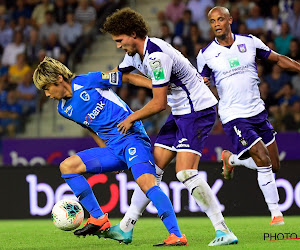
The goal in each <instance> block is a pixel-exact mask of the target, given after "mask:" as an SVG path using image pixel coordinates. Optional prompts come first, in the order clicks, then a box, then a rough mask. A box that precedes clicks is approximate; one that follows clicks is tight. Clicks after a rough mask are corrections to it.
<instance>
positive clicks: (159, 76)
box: [147, 52, 173, 88]
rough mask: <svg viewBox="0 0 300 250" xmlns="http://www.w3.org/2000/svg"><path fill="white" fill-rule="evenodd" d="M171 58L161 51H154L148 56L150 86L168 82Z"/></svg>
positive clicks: (171, 63)
mask: <svg viewBox="0 0 300 250" xmlns="http://www.w3.org/2000/svg"><path fill="white" fill-rule="evenodd" d="M172 65H173V59H172V58H171V57H170V56H169V55H167V54H165V53H162V52H154V53H152V54H151V55H150V56H149V58H148V65H147V67H149V72H150V74H151V79H152V86H153V87H154V88H155V87H162V86H166V85H168V84H169V82H170V77H171V73H172Z"/></svg>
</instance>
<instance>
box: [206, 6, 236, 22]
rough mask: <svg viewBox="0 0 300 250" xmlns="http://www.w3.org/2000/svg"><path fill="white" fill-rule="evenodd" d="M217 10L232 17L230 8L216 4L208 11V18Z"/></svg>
mask: <svg viewBox="0 0 300 250" xmlns="http://www.w3.org/2000/svg"><path fill="white" fill-rule="evenodd" d="M215 10H218V11H220V12H222V13H223V14H224V15H226V16H228V17H230V12H229V10H228V9H227V8H225V7H222V6H216V7H214V8H212V9H211V10H210V11H209V12H208V14H207V16H208V19H209V17H210V15H211V13H212V12H214V11H215Z"/></svg>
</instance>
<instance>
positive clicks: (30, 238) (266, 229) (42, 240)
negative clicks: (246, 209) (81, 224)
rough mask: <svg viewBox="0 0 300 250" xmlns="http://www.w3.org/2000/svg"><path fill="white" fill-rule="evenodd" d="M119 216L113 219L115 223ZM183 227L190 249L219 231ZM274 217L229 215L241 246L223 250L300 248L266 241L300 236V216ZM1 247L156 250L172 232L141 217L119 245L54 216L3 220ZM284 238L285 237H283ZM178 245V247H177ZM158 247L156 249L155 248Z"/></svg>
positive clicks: (296, 243)
mask: <svg viewBox="0 0 300 250" xmlns="http://www.w3.org/2000/svg"><path fill="white" fill-rule="evenodd" d="M118 222H119V219H111V223H112V225H115V224H117V223H118ZM178 222H179V226H180V228H181V230H182V232H183V233H185V234H186V236H187V239H188V242H189V245H188V246H186V247H183V248H186V249H211V247H208V246H207V245H208V243H209V242H210V241H211V240H213V238H214V237H215V233H214V230H213V227H212V225H211V222H210V221H209V219H208V218H206V217H189V218H183V217H180V218H178ZM269 222H270V217H227V218H226V223H227V225H228V226H229V227H230V229H231V230H232V231H233V232H234V233H235V234H236V236H237V237H238V239H239V243H238V244H237V245H230V246H221V247H218V248H221V249H251V250H253V249H255V250H257V249H300V240H276V241H270V240H269V239H266V240H264V234H265V233H269V234H272V235H275V233H276V234H278V233H282V234H284V235H286V233H289V234H291V233H293V234H294V236H293V238H295V234H297V236H298V237H299V238H300V216H286V217H285V225H282V226H269ZM0 225H1V227H0V249H1V250H2V249H84V250H85V249H143V250H145V249H153V246H152V245H153V244H156V243H160V242H162V241H163V240H164V239H165V238H166V237H167V236H168V232H167V230H166V229H165V228H164V226H163V224H162V223H161V221H160V219H159V218H157V217H153V218H141V219H140V220H139V221H138V222H137V224H136V226H135V229H134V235H133V241H132V243H131V244H129V245H124V244H119V242H117V241H113V240H110V239H107V240H104V239H98V237H97V236H87V237H86V238H77V237H75V236H74V235H73V233H72V232H70V231H61V230H59V229H57V228H56V227H55V226H54V225H53V224H52V221H51V219H46V220H1V221H0ZM280 237H281V238H282V236H280ZM177 248H178V247H177ZM154 249H156V248H154Z"/></svg>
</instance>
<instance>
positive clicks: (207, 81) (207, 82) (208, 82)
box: [203, 76, 210, 87]
mask: <svg viewBox="0 0 300 250" xmlns="http://www.w3.org/2000/svg"><path fill="white" fill-rule="evenodd" d="M203 80H204V84H205V85H206V86H207V87H210V80H209V79H207V77H205V76H204V77H203Z"/></svg>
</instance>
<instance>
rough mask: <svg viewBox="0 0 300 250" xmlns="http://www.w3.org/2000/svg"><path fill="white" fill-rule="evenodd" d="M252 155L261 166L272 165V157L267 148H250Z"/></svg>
mask: <svg viewBox="0 0 300 250" xmlns="http://www.w3.org/2000/svg"><path fill="white" fill-rule="evenodd" d="M250 154H251V157H252V158H253V160H254V161H255V163H256V165H257V166H259V167H265V166H270V165H271V159H270V157H269V154H268V151H267V150H253V149H251V150H250Z"/></svg>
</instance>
